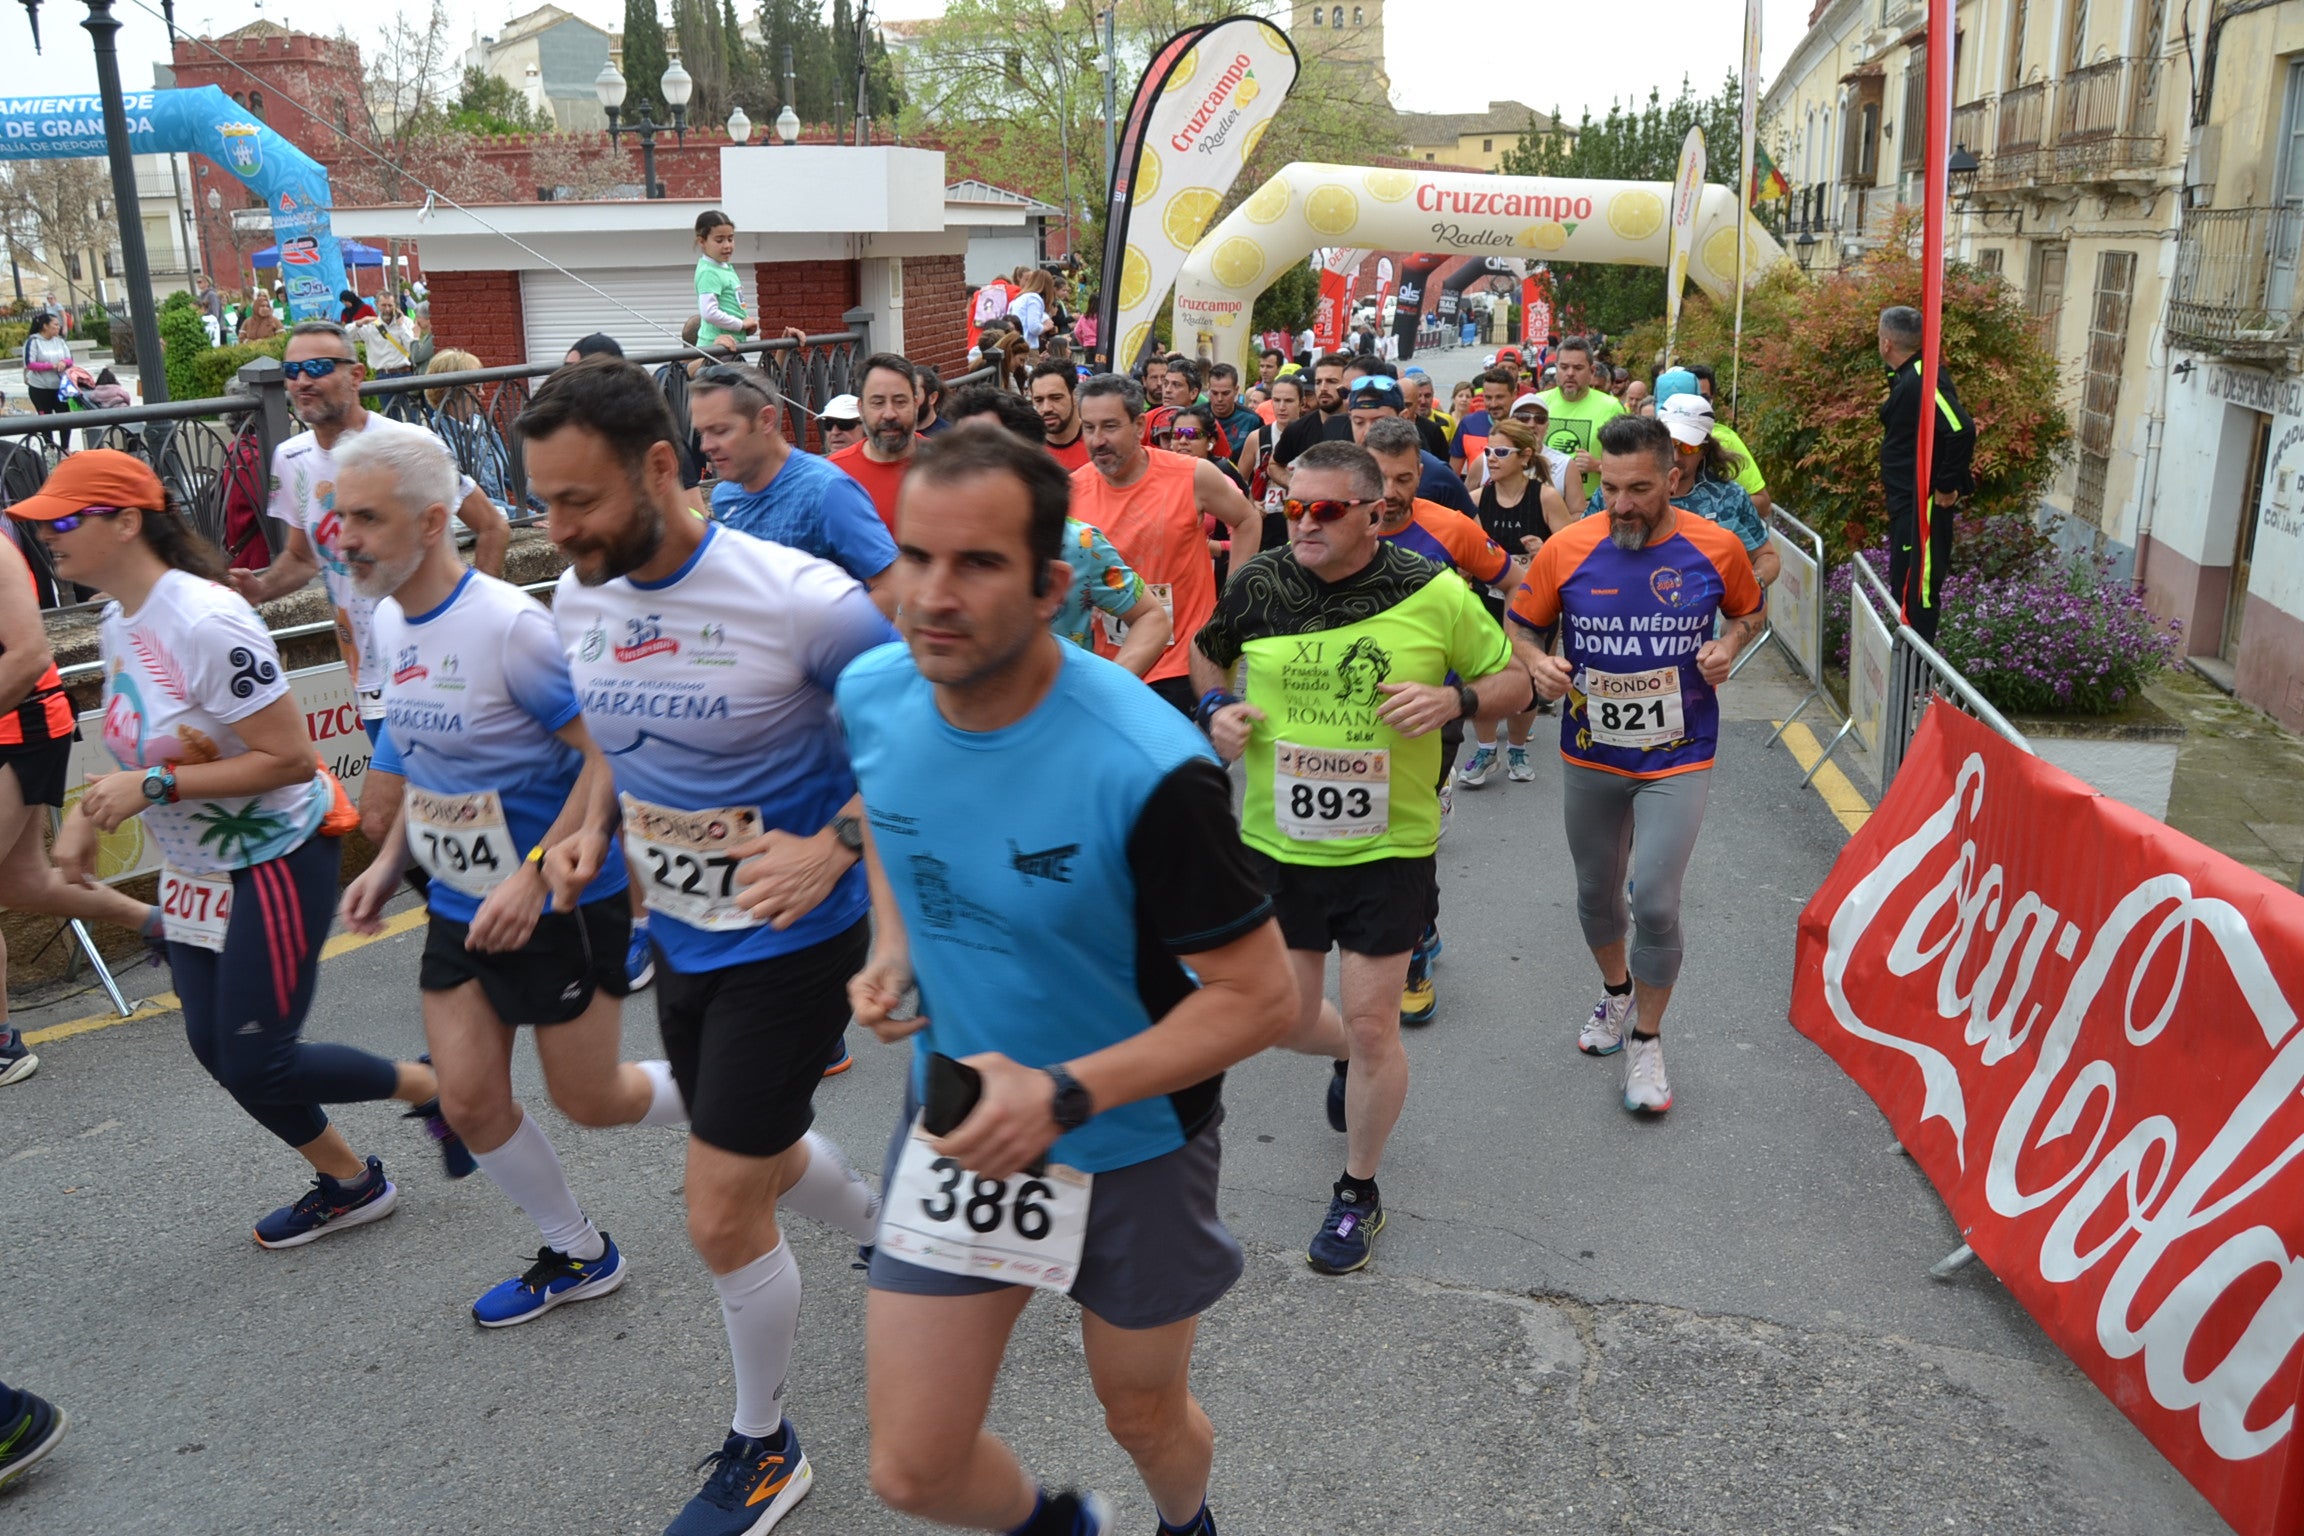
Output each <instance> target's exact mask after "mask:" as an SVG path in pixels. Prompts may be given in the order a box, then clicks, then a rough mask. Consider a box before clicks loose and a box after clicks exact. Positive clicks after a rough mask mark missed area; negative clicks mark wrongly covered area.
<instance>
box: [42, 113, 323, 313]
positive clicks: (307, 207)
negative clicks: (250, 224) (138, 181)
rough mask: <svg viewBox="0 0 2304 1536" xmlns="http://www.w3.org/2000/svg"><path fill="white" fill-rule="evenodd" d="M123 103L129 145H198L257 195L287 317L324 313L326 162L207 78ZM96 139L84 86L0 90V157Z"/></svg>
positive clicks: (99, 129) (143, 150)
mask: <svg viewBox="0 0 2304 1536" xmlns="http://www.w3.org/2000/svg"><path fill="white" fill-rule="evenodd" d="M125 104H126V106H127V110H128V150H129V153H131V154H137V155H163V154H169V155H172V154H198V155H206V156H207V157H208V158H209V159H211V160H213V161H215V162H216V163H217V164H218V165H220V166H222V167H224V169H226V170H227V171H230V172H231V173H232V174H233V175H235V176H237V177H239V178H240V180H241V181H242V182H244V183H246V185H247V187H248V190H250V191H251V192H254V193H255V194H256V195H257V196H259V197H261V198H263V199H264V206H265V207H266V208H267V209H269V210H270V211H271V214H272V233H273V235H274V236H275V237H276V238H277V239H278V240H279V242H280V280H281V283H282V284H283V286H284V287H285V288H286V289H287V295H288V318H289V319H290V321H291V322H293V321H297V320H332V319H334V318H335V316H336V310H337V305H336V295H337V294H339V293H341V292H343V291H344V289H345V287H346V286H347V285H346V283H345V280H344V253H343V250H342V249H341V248H340V247H339V246H338V245H337V243H336V236H335V233H334V232H333V230H332V229H331V228H330V226H329V222H328V209H329V204H330V203H331V201H332V200H333V199H332V198H331V196H330V193H329V191H328V171H327V168H326V167H324V166H323V165H321V164H320V162H319V161H317V160H315V159H313V158H312V157H311V156H310V155H307V154H305V153H304V151H302V150H300V149H298V148H297V147H296V146H295V145H293V144H291V143H289V142H288V141H287V140H286V139H284V138H282V137H281V136H280V135H279V134H277V133H274V132H273V131H272V130H271V129H270V128H268V127H266V126H265V125H264V124H263V123H261V122H258V121H256V120H255V119H253V118H251V117H250V116H249V115H248V112H247V110H246V109H245V108H243V107H242V106H241V105H240V104H239V103H238V102H236V101H234V100H233V99H232V98H231V97H229V96H227V95H225V94H224V92H223V91H222V90H221V89H219V88H218V87H216V86H213V85H204V86H201V87H200V88H199V89H197V90H190V91H134V92H130V93H129V94H128V95H127V97H126V101H125ZM105 148H106V146H105V143H104V107H103V103H102V102H101V101H99V100H98V99H97V98H96V97H94V96H5V97H0V160H73V159H80V158H83V157H87V156H95V155H102V154H104V153H105Z"/></svg>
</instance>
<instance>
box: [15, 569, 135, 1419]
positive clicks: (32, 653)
mask: <svg viewBox="0 0 2304 1536" xmlns="http://www.w3.org/2000/svg"><path fill="white" fill-rule="evenodd" d="M0 700H8V701H10V702H9V706H8V710H7V713H5V714H0V768H6V769H7V770H8V771H7V772H6V773H0V907H5V908H7V909H8V910H9V911H11V912H43V913H46V914H47V915H48V916H50V917H61V918H68V919H75V920H81V921H86V922H92V923H112V924H115V925H117V926H119V927H122V928H130V929H134V930H136V931H137V932H139V933H141V934H143V935H144V940H145V942H146V943H148V944H155V943H158V942H159V941H160V938H161V927H160V909H159V908H158V907H156V906H146V905H145V904H144V903H143V902H140V901H131V900H130V899H129V898H128V897H127V896H126V895H124V894H122V893H121V892H119V891H117V890H115V889H113V888H112V887H111V886H109V885H81V884H79V883H78V882H77V881H70V880H66V879H64V878H63V877H61V876H60V875H58V874H57V873H56V867H55V866H54V865H53V864H51V863H49V862H48V828H47V821H48V812H49V811H50V810H62V809H63V808H64V795H65V792H66V791H67V790H69V789H70V788H71V783H70V780H71V777H72V740H73V736H74V734H75V731H76V728H77V727H76V722H75V719H74V716H73V713H72V701H71V699H69V698H68V697H66V696H65V693H64V680H63V678H62V677H61V676H59V675H58V673H57V671H56V657H55V653H54V652H52V651H51V650H50V649H49V647H48V631H47V627H46V625H44V624H43V623H42V622H41V618H40V587H39V583H38V581H37V580H36V579H35V578H34V577H33V575H32V567H30V566H29V565H27V564H25V563H24V557H23V555H21V554H19V553H18V552H17V549H16V541H15V540H14V539H8V538H0ZM7 967H8V947H7V942H6V941H5V940H4V939H0V1087H6V1086H7V1085H8V1084H10V1083H20V1082H22V1081H24V1079H26V1078H28V1077H30V1076H31V1075H32V1074H33V1073H35V1072H37V1071H39V1070H40V1058H39V1057H38V1056H36V1055H34V1054H33V1052H32V1049H31V1047H30V1046H27V1045H26V1044H25V1043H24V1036H23V1033H22V1032H21V1031H19V1030H17V1029H14V1028H12V1027H11V1026H10V1025H9V1023H8V991H7ZM11 1422H13V1421H12V1420H10V1419H9V1418H8V1417H7V1416H5V1415H0V1426H4V1425H7V1424H9V1423H11Z"/></svg>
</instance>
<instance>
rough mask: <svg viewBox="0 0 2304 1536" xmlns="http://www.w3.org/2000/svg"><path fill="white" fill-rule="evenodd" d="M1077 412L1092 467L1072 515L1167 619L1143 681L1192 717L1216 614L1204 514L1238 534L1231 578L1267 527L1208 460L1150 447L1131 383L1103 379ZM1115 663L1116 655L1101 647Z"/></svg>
mask: <svg viewBox="0 0 2304 1536" xmlns="http://www.w3.org/2000/svg"><path fill="white" fill-rule="evenodd" d="M1076 409H1077V410H1078V412H1079V416H1080V436H1081V440H1082V441H1084V442H1086V443H1087V445H1088V467H1087V468H1085V469H1080V470H1075V471H1073V474H1072V515H1073V516H1074V517H1076V518H1078V519H1080V521H1082V522H1084V523H1088V524H1090V525H1092V526H1093V527H1095V528H1096V529H1098V530H1099V531H1101V532H1102V533H1103V535H1104V537H1106V538H1107V539H1110V540H1111V541H1112V547H1113V548H1115V549H1117V550H1119V551H1120V558H1121V559H1123V560H1125V561H1127V562H1128V564H1129V566H1130V567H1131V568H1133V569H1134V570H1135V572H1136V574H1137V575H1138V576H1140V577H1142V578H1143V579H1144V582H1145V585H1146V586H1148V587H1149V588H1150V589H1151V592H1152V597H1153V600H1154V601H1156V602H1158V603H1159V604H1160V606H1161V607H1162V608H1163V609H1165V610H1167V613H1168V617H1169V619H1170V621H1171V623H1172V625H1173V628H1174V631H1175V632H1174V636H1173V638H1171V639H1170V641H1169V643H1168V649H1167V650H1166V651H1165V652H1164V653H1163V654H1162V655H1161V657H1160V659H1159V660H1158V661H1156V662H1154V663H1153V665H1152V670H1151V671H1150V672H1147V673H1146V674H1145V675H1144V680H1145V682H1147V683H1149V684H1151V685H1152V691H1153V692H1155V693H1157V694H1159V695H1160V697H1162V698H1164V699H1166V700H1167V701H1168V702H1169V703H1171V704H1173V705H1175V706H1176V707H1177V709H1179V710H1181V711H1182V712H1183V713H1184V714H1185V715H1187V716H1190V715H1191V714H1192V713H1193V710H1194V708H1195V705H1196V702H1197V701H1196V700H1195V699H1194V697H1193V694H1192V682H1191V678H1190V676H1189V673H1190V669H1191V656H1192V638H1193V636H1195V635H1197V634H1199V632H1200V626H1201V625H1202V624H1204V623H1206V622H1207V619H1208V615H1209V614H1211V613H1213V612H1215V611H1216V565H1215V561H1214V559H1213V558H1212V557H1211V556H1210V555H1209V553H1208V539H1207V536H1206V535H1205V534H1204V533H1202V532H1201V524H1200V519H1201V516H1202V514H1206V515H1208V516H1211V517H1214V518H1215V519H1216V520H1217V521H1219V522H1221V523H1223V524H1224V525H1225V526H1227V527H1228V528H1230V529H1231V530H1232V568H1233V569H1234V570H1238V569H1239V568H1240V567H1241V566H1243V565H1245V564H1247V563H1248V561H1249V560H1250V559H1251V558H1252V557H1253V556H1254V555H1255V553H1256V546H1257V542H1258V540H1259V538H1260V537H1261V536H1262V533H1263V519H1262V518H1261V517H1259V516H1258V515H1257V513H1256V509H1255V508H1254V507H1252V506H1250V505H1249V503H1248V498H1247V497H1245V496H1243V495H1241V494H1240V492H1239V490H1238V489H1237V488H1235V487H1234V486H1233V484H1232V482H1231V481H1229V480H1227V479H1225V478H1224V472H1223V471H1222V470H1220V469H1218V468H1217V467H1216V465H1215V464H1214V462H1213V461H1211V460H1208V459H1190V458H1186V457H1185V456H1184V455H1182V454H1179V453H1155V452H1153V451H1152V450H1151V449H1149V448H1146V447H1145V446H1144V391H1143V388H1142V387H1141V386H1140V385H1138V384H1137V383H1136V381H1135V380H1134V379H1130V378H1126V377H1124V376H1122V375H1120V374H1116V373H1100V374H1098V375H1096V376H1095V377H1094V378H1092V379H1090V380H1089V381H1088V382H1087V383H1085V384H1083V385H1081V386H1080V393H1079V398H1078V402H1077V406H1076ZM1097 650H1098V651H1099V653H1101V654H1103V655H1106V656H1109V655H1111V654H1112V651H1113V647H1112V645H1111V644H1109V643H1106V644H1103V645H1099V646H1098V647H1097Z"/></svg>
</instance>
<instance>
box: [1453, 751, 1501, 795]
mask: <svg viewBox="0 0 2304 1536" xmlns="http://www.w3.org/2000/svg"><path fill="white" fill-rule="evenodd" d="M1495 771H1496V749H1495V748H1494V747H1475V748H1473V749H1472V760H1471V761H1470V762H1468V763H1466V764H1465V765H1464V766H1463V767H1461V768H1459V769H1457V770H1456V782H1457V783H1459V784H1461V785H1463V786H1464V787H1465V788H1466V789H1478V788H1479V787H1480V786H1481V785H1483V784H1485V783H1487V782H1488V775H1490V774H1491V773H1494V772H1495Z"/></svg>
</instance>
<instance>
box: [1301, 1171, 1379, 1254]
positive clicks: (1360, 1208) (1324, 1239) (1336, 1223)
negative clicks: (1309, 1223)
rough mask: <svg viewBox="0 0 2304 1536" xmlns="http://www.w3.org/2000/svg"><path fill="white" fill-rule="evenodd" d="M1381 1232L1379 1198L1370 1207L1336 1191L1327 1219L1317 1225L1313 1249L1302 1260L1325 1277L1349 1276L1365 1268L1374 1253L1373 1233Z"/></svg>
mask: <svg viewBox="0 0 2304 1536" xmlns="http://www.w3.org/2000/svg"><path fill="white" fill-rule="evenodd" d="M1383 1230H1384V1201H1383V1198H1382V1197H1381V1196H1379V1197H1378V1198H1377V1199H1376V1200H1375V1202H1374V1203H1373V1204H1370V1205H1362V1204H1361V1203H1360V1202H1359V1201H1358V1200H1355V1199H1354V1198H1353V1197H1352V1196H1350V1195H1349V1194H1347V1193H1345V1192H1344V1191H1343V1190H1342V1189H1338V1190H1337V1191H1336V1196H1335V1198H1334V1199H1332V1200H1330V1201H1329V1202H1328V1218H1327V1220H1325V1221H1323V1222H1321V1223H1320V1231H1319V1232H1318V1233H1317V1234H1316V1235H1315V1236H1314V1237H1313V1239H1312V1250H1311V1252H1310V1253H1308V1254H1306V1255H1305V1257H1306V1258H1307V1259H1309V1260H1310V1261H1311V1264H1312V1267H1313V1268H1314V1269H1316V1270H1318V1271H1320V1273H1322V1274H1324V1275H1348V1274H1350V1273H1352V1271H1354V1270H1356V1269H1361V1268H1365V1267H1366V1265H1367V1263H1368V1260H1369V1259H1370V1258H1371V1257H1372V1256H1373V1255H1374V1253H1375V1250H1376V1234H1377V1233H1379V1232H1381V1231H1383Z"/></svg>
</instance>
